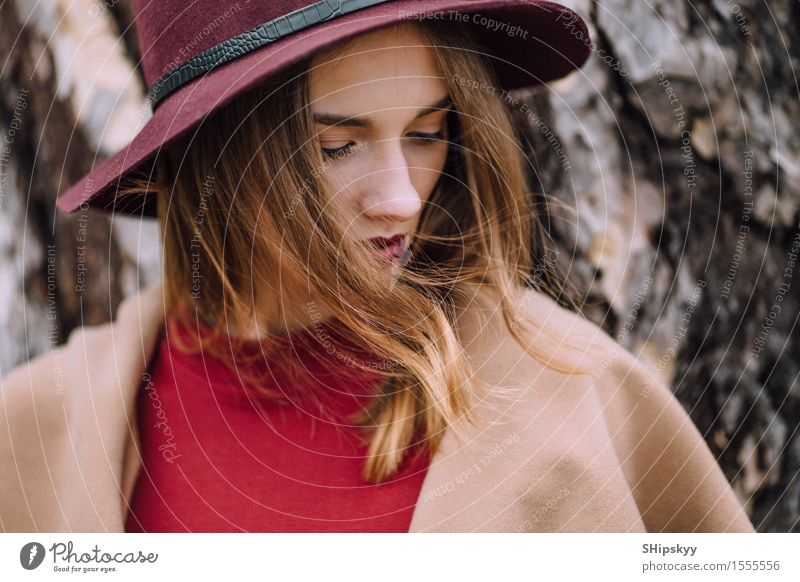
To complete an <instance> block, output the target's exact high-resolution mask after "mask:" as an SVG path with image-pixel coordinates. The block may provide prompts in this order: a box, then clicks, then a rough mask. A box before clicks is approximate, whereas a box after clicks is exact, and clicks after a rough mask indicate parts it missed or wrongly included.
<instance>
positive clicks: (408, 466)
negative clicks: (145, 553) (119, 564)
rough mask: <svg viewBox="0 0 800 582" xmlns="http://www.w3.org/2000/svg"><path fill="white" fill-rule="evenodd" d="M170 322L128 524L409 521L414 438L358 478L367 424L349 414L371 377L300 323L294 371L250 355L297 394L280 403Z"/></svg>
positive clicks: (414, 482) (418, 472)
mask: <svg viewBox="0 0 800 582" xmlns="http://www.w3.org/2000/svg"><path fill="white" fill-rule="evenodd" d="M334 321H336V320H334ZM166 330H167V331H166V332H165V333H164V334H163V335H162V339H161V343H160V346H159V350H158V354H157V357H156V359H155V361H154V364H153V366H152V368H151V371H150V375H149V376H145V378H144V382H143V383H142V387H141V388H140V391H139V393H138V398H137V411H138V422H139V430H140V435H141V437H140V443H141V455H142V469H141V471H140V472H139V475H138V477H137V481H136V486H135V490H134V495H133V499H132V503H131V508H130V513H129V515H128V519H127V521H126V524H125V530H126V531H128V532H142V531H144V532H242V531H244V532H406V531H408V527H409V524H410V522H411V516H412V513H413V511H414V506H415V503H416V501H417V498H418V496H419V491H420V488H421V486H422V481H423V479H424V478H425V474H426V472H427V468H428V465H427V461H426V460H424V459H425V457H424V455H421V454H418V453H420V450H419V449H418V448H417V447H414V448H412V450H411V452H412V453H413V454H410V455H409V456H408V457H406V459H405V461H404V463H403V465H402V467H401V470H400V472H399V473H398V474H397V475H396V476H395V477H394V478H393V479H392V480H390V481H387V482H384V483H381V484H378V485H375V484H371V483H369V482H367V481H365V480H363V479H362V477H361V469H362V466H363V463H364V459H365V456H366V445H365V444H364V443H363V442H361V441H360V439H359V437H360V435H362V434H363V431H361V430H359V429H358V428H357V427H356V426H354V423H352V422H351V421H348V420H347V418H346V416H347V415H348V414H349V413H353V412H355V411H357V410H359V409H360V408H362V407H363V406H365V405H366V403H367V402H368V401H369V398H370V394H372V393H374V390H376V389H377V387H378V381H377V379H376V377H375V376H373V375H370V374H367V373H365V372H363V371H362V372H358V373H357V374H356V377H355V378H348V379H344V378H343V377H340V376H341V374H339V373H338V371H339V370H343V369H344V368H345V367H347V368H349V373H350V374H352V373H354V372H353V370H354V368H353V366H352V365H348V366H345V364H343V363H342V362H343V360H342V359H341V357H337V353H339V356H341V353H340V352H337V350H335V349H331V347H330V345H328V346H326V345H325V344H323V343H319V342H316V341H313V340H312V343H313V345H314V347H312V348H305V349H303V348H301V347H299V346H297V344H296V342H293V341H291V339H292V338H294V337H297V336H298V335H299V334H311V333H313V332H312V331H311V330H310V329H309V330H303V331H301V332H299V334H298V333H295V334H291V335H290V336H286V337H288V338H289V342H288V343H287V344H285V345H286V346H290V349H289V352H284V356H281V357H287V356H285V354H286V353H291V354H293V355H291V356H288V357H296V358H300V360H301V362H302V364H303V365H304V368H303V371H302V374H301V376H300V377H299V378H298V377H296V376H292V377H289V376H288V375H286V374H284V373H283V372H282V370H281V368H279V367H278V366H277V365H276V362H270V361H264V360H263V359H262V360H261V361H259V362H258V363H257V364H254V366H256V368H255V369H256V370H257V371H258V373H259V377H262V376H263V378H264V383H265V384H268V385H270V386H271V387H272V388H278V389H280V390H281V391H282V392H283V393H285V394H287V396H288V397H289V398H291V399H292V401H293V402H292V403H289V404H279V403H276V402H274V401H273V400H270V399H267V398H266V397H264V396H259V395H257V394H256V393H255V392H254V391H252V390H246V389H245V387H244V386H243V385H242V382H241V380H240V378H239V377H238V374H237V373H236V372H235V371H232V370H229V369H228V368H226V367H225V366H224V364H222V362H220V361H219V360H216V359H214V358H212V357H211V356H208V355H205V354H198V355H194V356H191V355H184V354H182V353H181V352H180V351H179V350H178V349H177V347H176V346H175V345H171V344H173V343H174V342H171V338H172V337H174V335H173V334H175V333H189V331H188V330H187V329H186V328H184V327H181V326H179V325H177V324H176V322H175V321H174V320H169V322H168V325H167V326H166ZM207 330H208V328H207V327H205V326H204V325H203V324H202V323H201V324H200V326H199V327H198V329H196V330H193V331H194V333H198V331H199V332H203V331H207ZM304 390H319V391H320V392H319V394H320V395H321V397H322V398H323V399H324V405H319V406H317V405H315V404H309V403H308V402H306V401H305V400H303V399H301V398H299V397H297V396H298V394H300V393H301V391H304ZM317 400H318V401H319V399H317ZM348 425H350V426H348Z"/></svg>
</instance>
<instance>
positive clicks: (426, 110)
mask: <svg viewBox="0 0 800 582" xmlns="http://www.w3.org/2000/svg"><path fill="white" fill-rule="evenodd" d="M452 104H453V98H452V97H451V96H450V95H445V96H444V98H442V99H439V101H437V102H436V103H434V104H433V105H429V106H428V107H423V108H422V109H420V110H419V112H418V113H417V114H416V115H415V116H414V119H413V120H412V121H415V120H417V119H419V118H420V117H424V116H425V115H428V114H430V113H433V112H434V111H439V110H442V109H445V108H449V107H450V106H451V105H452ZM312 117H313V119H314V122H315V123H321V124H323V125H341V126H345V127H363V128H370V127H372V122H371V121H370V120H369V119H368V118H366V117H354V116H343V115H332V114H330V113H314V114H313V115H312Z"/></svg>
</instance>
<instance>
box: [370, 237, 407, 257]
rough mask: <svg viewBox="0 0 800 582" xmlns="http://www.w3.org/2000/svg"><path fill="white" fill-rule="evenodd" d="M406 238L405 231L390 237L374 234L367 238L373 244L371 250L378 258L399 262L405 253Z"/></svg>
mask: <svg viewBox="0 0 800 582" xmlns="http://www.w3.org/2000/svg"><path fill="white" fill-rule="evenodd" d="M408 238H409V236H408V234H407V233H401V234H396V235H394V236H393V237H391V238H386V237H382V236H376V237H374V238H371V239H369V242H370V243H371V244H372V245H373V251H374V253H375V254H376V256H378V258H380V259H383V260H389V261H390V262H392V263H400V262H402V260H403V258H404V255H405V254H406V244H407V242H408Z"/></svg>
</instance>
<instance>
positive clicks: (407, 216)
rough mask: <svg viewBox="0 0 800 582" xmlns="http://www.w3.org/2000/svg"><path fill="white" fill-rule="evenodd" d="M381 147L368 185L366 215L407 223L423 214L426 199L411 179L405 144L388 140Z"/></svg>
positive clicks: (364, 208)
mask: <svg viewBox="0 0 800 582" xmlns="http://www.w3.org/2000/svg"><path fill="white" fill-rule="evenodd" d="M379 146H381V147H378V149H379V150H380V152H376V154H375V158H374V165H373V167H372V168H370V172H369V174H370V175H369V179H368V180H366V183H365V184H364V187H365V188H367V190H366V192H367V194H366V195H365V196H364V198H363V200H362V204H363V207H362V210H363V213H364V214H365V215H367V216H368V217H370V218H374V219H383V220H392V221H396V222H407V221H409V220H411V219H412V218H413V217H414V216H416V215H417V213H419V211H420V209H421V208H422V200H421V198H420V195H419V192H418V191H417V189H416V188H415V187H414V183H413V181H412V179H411V168H409V167H408V163H407V161H406V159H405V155H404V154H403V150H402V142H401V140H391V141H388V140H387V141H384V142H382V143H381V144H379Z"/></svg>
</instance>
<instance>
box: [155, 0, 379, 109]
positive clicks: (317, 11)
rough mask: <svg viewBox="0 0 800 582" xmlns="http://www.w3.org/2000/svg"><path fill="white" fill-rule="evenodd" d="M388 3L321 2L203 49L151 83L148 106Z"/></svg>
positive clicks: (366, 0)
mask: <svg viewBox="0 0 800 582" xmlns="http://www.w3.org/2000/svg"><path fill="white" fill-rule="evenodd" d="M388 1H389V0H322V1H320V2H315V3H314V4H309V5H308V6H305V7H303V8H299V9H297V10H294V11H292V12H289V13H288V14H284V15H283V16H279V17H278V18H275V19H273V20H270V21H269V22H265V23H264V24H260V25H258V26H256V27H255V28H253V29H251V30H248V31H246V32H243V33H241V34H237V35H236V36H234V37H232V38H229V39H227V40H224V41H222V42H221V43H219V44H217V45H215V46H212V47H211V48H208V49H206V50H204V51H203V52H201V53H200V54H198V55H197V56H194V57H192V58H191V59H189V60H188V61H186V62H185V63H183V64H182V65H181V66H179V67H177V68H176V69H174V70H173V71H170V72H168V73H167V74H165V75H164V76H163V77H161V78H160V79H159V80H158V81H156V82H155V83H154V84H153V87H152V88H151V89H150V91H149V92H148V94H147V100H148V102H149V103H150V107H151V108H152V109H153V110H155V108H156V107H157V106H158V104H159V103H160V102H161V101H163V99H164V98H165V97H166V96H167V95H169V94H170V93H172V92H173V91H175V90H176V89H178V88H179V87H181V86H183V85H185V84H186V83H188V82H189V81H191V80H192V79H195V78H197V77H199V76H200V75H204V74H206V73H208V72H209V71H211V70H212V69H215V68H216V67H219V66H220V65H224V64H226V63H229V62H231V61H233V60H235V59H238V58H239V57H241V56H244V55H246V54H248V53H250V52H253V51H254V50H257V49H260V48H261V47H263V46H266V45H268V44H270V43H273V42H275V41H276V40H279V39H281V38H283V37H285V36H289V35H291V34H294V33H296V32H299V31H301V30H304V29H306V28H308V27H310V26H313V25H315V24H319V23H321V22H325V21H328V20H333V19H335V18H338V17H340V16H343V15H345V14H349V13H351V12H356V11H358V10H361V9H363V8H367V7H369V6H374V5H375V4H383V3H384V2H388Z"/></svg>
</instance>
